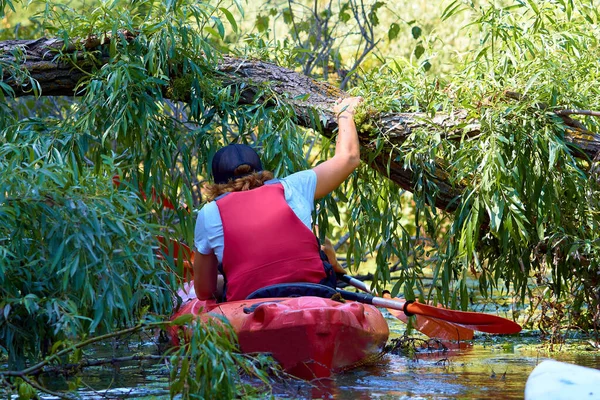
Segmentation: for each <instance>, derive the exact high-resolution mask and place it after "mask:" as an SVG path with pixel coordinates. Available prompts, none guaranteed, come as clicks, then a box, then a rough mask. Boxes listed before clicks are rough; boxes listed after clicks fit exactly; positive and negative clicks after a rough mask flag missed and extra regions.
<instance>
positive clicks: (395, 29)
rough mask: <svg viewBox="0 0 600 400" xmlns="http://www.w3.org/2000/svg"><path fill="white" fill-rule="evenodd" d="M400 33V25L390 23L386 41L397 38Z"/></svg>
mask: <svg viewBox="0 0 600 400" xmlns="http://www.w3.org/2000/svg"><path fill="white" fill-rule="evenodd" d="M399 33H400V25H398V24H397V23H395V22H392V24H391V25H390V29H389V30H388V40H389V41H390V42H391V41H393V40H394V39H396V38H397V37H398V34H399Z"/></svg>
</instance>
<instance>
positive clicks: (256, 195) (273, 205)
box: [217, 183, 327, 301]
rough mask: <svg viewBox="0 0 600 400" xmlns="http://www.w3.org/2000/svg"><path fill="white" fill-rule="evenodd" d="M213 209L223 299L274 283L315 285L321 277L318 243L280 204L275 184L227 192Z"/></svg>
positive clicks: (279, 190)
mask: <svg viewBox="0 0 600 400" xmlns="http://www.w3.org/2000/svg"><path fill="white" fill-rule="evenodd" d="M217 207H218V208H219V213H220V215H221V221H222V222H223V236H224V238H223V239H224V249H223V259H222V260H221V262H222V268H223V275H225V279H226V282H227V293H226V296H227V300H228V301H233V300H243V299H245V298H246V296H248V295H249V294H250V293H252V292H253V291H255V290H257V289H260V288H262V287H265V286H269V285H275V284H277V283H292V282H310V283H320V282H321V281H322V280H324V279H325V278H327V275H326V273H325V268H324V267H323V261H322V260H321V257H320V254H319V250H320V249H319V243H318V241H317V239H316V237H315V236H314V235H313V233H312V232H311V230H310V229H309V228H308V227H307V226H306V225H304V223H302V221H301V220H300V219H299V218H298V216H297V215H296V214H295V213H294V211H293V210H292V209H291V208H290V206H289V205H288V204H287V202H286V201H285V194H284V191H283V186H282V185H281V183H276V184H271V185H264V186H261V187H259V188H256V189H252V190H248V191H243V192H232V193H228V194H227V195H226V196H224V197H222V198H220V199H218V200H217Z"/></svg>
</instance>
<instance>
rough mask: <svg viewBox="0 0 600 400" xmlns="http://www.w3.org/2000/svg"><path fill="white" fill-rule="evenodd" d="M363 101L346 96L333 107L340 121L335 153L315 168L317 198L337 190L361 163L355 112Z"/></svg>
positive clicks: (359, 98) (360, 98)
mask: <svg viewBox="0 0 600 400" xmlns="http://www.w3.org/2000/svg"><path fill="white" fill-rule="evenodd" d="M361 101H362V97H346V98H345V99H339V100H338V101H337V102H336V103H335V106H334V107H333V111H335V112H336V117H337V122H338V134H337V141H336V143H335V154H334V156H333V157H332V158H330V159H329V160H326V161H324V162H322V163H321V164H319V165H317V166H316V167H314V168H313V171H315V173H316V174H317V187H316V189H315V199H320V198H321V197H323V196H326V195H327V194H328V193H331V192H332V191H333V190H335V189H336V188H337V187H338V186H340V184H341V183H342V182H344V180H345V179H346V178H347V177H348V176H349V175H350V174H351V173H352V171H354V170H355V169H356V168H357V167H358V166H359V165H360V143H359V141H358V133H357V132H356V124H355V123H354V112H355V109H356V106H357V105H358V104H359V103H360V102H361Z"/></svg>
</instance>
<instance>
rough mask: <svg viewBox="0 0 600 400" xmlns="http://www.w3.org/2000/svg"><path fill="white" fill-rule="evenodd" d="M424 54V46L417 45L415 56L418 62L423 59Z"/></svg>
mask: <svg viewBox="0 0 600 400" xmlns="http://www.w3.org/2000/svg"><path fill="white" fill-rule="evenodd" d="M423 53H425V48H424V47H423V46H421V45H420V44H419V45H417V46H416V47H415V50H414V54H415V57H416V58H417V60H418V59H419V58H421V56H422V55H423Z"/></svg>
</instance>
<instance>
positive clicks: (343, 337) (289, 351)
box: [172, 296, 389, 380]
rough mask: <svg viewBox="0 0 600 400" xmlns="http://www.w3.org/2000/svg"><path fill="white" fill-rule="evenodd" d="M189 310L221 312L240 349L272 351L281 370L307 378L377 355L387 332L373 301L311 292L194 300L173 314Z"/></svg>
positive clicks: (337, 369) (334, 370)
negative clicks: (337, 298)
mask: <svg viewBox="0 0 600 400" xmlns="http://www.w3.org/2000/svg"><path fill="white" fill-rule="evenodd" d="M188 313H191V314H194V315H202V314H204V313H208V315H222V316H225V317H226V318H227V320H228V321H229V322H230V323H231V325H232V326H233V329H234V331H235V332H236V333H237V336H238V340H239V344H240V348H241V350H242V352H244V353H255V352H266V353H271V354H272V355H273V358H275V360H277V361H278V362H279V363H280V364H281V366H282V367H283V369H284V370H285V371H287V372H288V373H290V374H292V375H295V376H297V377H299V378H302V379H308V380H310V379H315V378H324V377H329V376H330V375H331V374H332V373H335V372H340V371H345V370H348V369H351V368H353V367H357V366H359V365H364V364H367V363H369V362H373V361H375V360H377V359H378V356H379V355H380V354H381V351H382V349H383V346H384V345H385V343H386V341H387V339H388V335H389V330H388V326H387V322H386V321H385V319H384V318H383V316H382V315H381V313H380V312H379V310H378V309H377V308H375V307H374V306H371V305H368V304H361V303H356V302H345V303H340V302H338V301H334V300H331V299H329V298H322V297H314V296H302V297H292V298H290V297H284V298H281V297H279V298H255V299H251V300H240V301H232V302H226V303H219V304H217V303H215V302H214V301H201V300H198V299H193V300H189V301H188V302H187V303H185V304H184V305H183V306H182V307H181V308H180V309H179V311H177V313H176V314H175V315H173V318H172V319H175V318H177V317H179V316H181V315H184V314H188ZM173 337H174V338H175V340H176V335H175V336H173ZM176 344H177V343H176Z"/></svg>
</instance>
